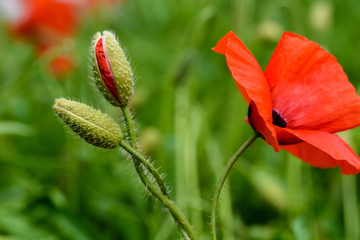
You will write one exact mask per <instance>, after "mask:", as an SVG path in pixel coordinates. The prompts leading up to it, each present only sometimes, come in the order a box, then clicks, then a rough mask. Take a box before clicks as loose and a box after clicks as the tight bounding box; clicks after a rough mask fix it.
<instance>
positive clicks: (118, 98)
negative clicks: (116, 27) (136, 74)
mask: <svg viewBox="0 0 360 240" xmlns="http://www.w3.org/2000/svg"><path fill="white" fill-rule="evenodd" d="M91 53H92V57H91V59H92V70H93V76H94V80H95V83H96V85H97V87H98V88H99V90H100V92H101V93H102V94H103V95H104V97H105V98H106V100H108V102H110V103H111V104H112V105H114V106H126V105H128V104H129V102H130V101H131V98H132V96H133V91H134V90H133V74H132V71H131V68H130V64H129V62H128V61H127V60H126V57H125V54H124V52H123V50H122V49H121V47H120V45H119V43H118V41H117V40H116V38H115V35H114V34H113V33H111V32H108V31H104V32H103V35H101V33H99V32H98V33H97V34H96V35H95V37H94V40H93V43H92V47H91Z"/></svg>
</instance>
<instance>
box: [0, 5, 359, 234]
mask: <svg viewBox="0 0 360 240" xmlns="http://www.w3.org/2000/svg"><path fill="white" fill-rule="evenodd" d="M319 2H320V4H325V5H326V7H321V8H319V7H317V5H316V4H319ZM322 6H324V5H322ZM319 9H320V10H319ZM324 9H325V10H326V11H328V12H327V13H326V12H325V13H324V12H323V11H325V10H324ZM359 9H360V3H359V2H356V1H350V0H346V1H336V0H333V1H315V2H314V1H304V0H293V1H269V0H243V1H237V0H226V1H222V0H217V1H215V0H211V1H204V0H200V1H191V0H182V1H168V0H157V1H144V0H128V2H126V3H124V4H121V5H119V6H118V7H117V8H116V9H113V11H110V13H109V12H108V11H106V12H101V11H99V12H98V14H96V15H95V14H92V15H88V16H87V17H86V19H83V21H82V25H81V27H80V28H79V30H78V32H77V34H76V35H75V36H74V40H73V41H74V44H75V46H76V51H75V52H74V56H73V57H74V58H75V59H76V60H77V64H76V69H75V70H74V72H73V73H72V74H71V75H69V76H67V77H66V78H65V79H63V80H62V81H59V80H57V79H55V78H54V77H53V76H52V75H51V74H49V73H48V72H47V70H46V65H47V63H48V62H47V61H48V59H46V58H40V59H39V58H37V57H36V56H35V55H36V54H35V53H34V51H33V50H32V48H31V46H29V45H27V44H26V43H23V42H20V41H15V40H14V39H13V38H11V37H10V36H9V34H8V33H7V32H6V31H5V27H4V26H2V28H0V39H1V42H0V52H1V56H2V60H1V61H0V79H1V83H0V86H1V89H2V90H1V92H0V104H1V107H0V143H1V148H0V239H51V240H52V239H84V240H92V239H104V240H107V239H129V240H137V239H157V240H165V239H177V238H179V235H178V234H177V233H176V226H175V224H174V223H173V222H172V220H171V219H170V216H169V214H167V213H163V212H162V211H161V210H162V209H161V207H162V206H161V205H160V204H158V203H157V202H156V201H153V199H152V198H148V197H144V192H145V191H144V189H143V186H142V185H141V184H140V183H139V181H138V180H137V177H136V174H135V172H134V170H133V168H132V166H131V165H130V164H129V161H128V160H127V159H125V158H124V157H123V155H122V154H121V152H119V150H101V149H100V150H99V149H97V148H94V147H91V146H89V145H88V144H86V143H85V142H84V141H80V140H79V139H76V138H73V136H71V135H69V134H67V133H66V131H64V129H63V127H62V125H61V124H59V121H58V119H57V116H56V114H54V112H53V110H52V108H51V106H52V104H53V102H54V98H59V97H65V96H71V97H74V98H75V99H79V100H81V101H84V102H91V103H92V104H94V105H95V106H100V107H101V109H103V110H104V112H107V113H108V114H109V115H110V116H112V117H113V118H114V119H119V118H120V113H119V112H118V110H117V109H116V108H114V107H113V106H111V105H110V104H108V103H107V102H106V101H105V100H104V99H103V98H102V96H100V94H98V93H97V91H94V89H93V88H92V87H91V84H90V79H89V77H88V74H89V73H88V54H89V52H88V47H89V44H90V41H91V37H92V36H93V35H94V33H95V32H97V31H102V30H106V29H111V30H112V31H114V32H115V33H116V35H117V36H118V38H119V40H120V41H121V46H125V47H126V52H127V55H128V56H129V58H130V60H131V63H132V64H131V65H132V67H133V69H134V73H135V80H136V85H135V95H134V97H133V101H132V103H131V105H130V107H131V108H132V109H133V110H134V112H135V113H136V114H135V118H136V120H137V122H136V125H137V127H138V133H139V135H140V140H142V142H141V144H142V145H143V146H144V149H145V146H146V151H147V152H146V153H147V154H149V155H150V154H151V156H152V159H155V160H156V162H155V163H154V164H155V166H157V167H160V170H159V171H160V172H162V173H166V178H165V180H166V182H168V183H169V186H170V189H173V192H172V193H171V194H172V196H173V198H174V199H175V201H176V203H177V205H178V206H179V207H180V208H181V209H182V210H183V211H184V212H185V213H186V214H187V215H188V216H189V220H190V221H191V222H192V223H193V224H194V226H195V229H196V230H197V232H198V233H199V235H200V236H201V239H209V227H208V224H207V223H208V222H209V219H210V218H209V216H210V212H209V209H210V205H211V197H212V196H213V191H214V185H215V183H216V181H217V178H218V177H219V174H220V172H221V169H222V167H223V166H224V165H225V162H226V160H227V159H228V158H229V157H230V156H231V155H232V154H233V153H234V152H235V151H236V149H237V148H238V147H239V146H240V145H241V144H242V143H243V142H244V141H245V140H246V139H247V138H248V137H249V136H250V135H251V134H252V130H251V128H250V126H248V124H246V122H245V121H244V118H245V117H246V116H247V107H246V104H245V103H244V101H243V100H242V98H241V96H240V94H239V93H238V90H237V89H236V86H235V84H234V83H233V80H232V78H231V75H230V73H229V71H228V69H227V67H226V65H225V62H224V58H223V57H222V56H220V55H218V54H215V53H214V52H212V51H211V47H213V46H214V45H215V44H216V42H217V41H218V40H219V39H220V38H221V37H222V36H223V35H225V33H227V32H228V31H230V30H233V31H234V32H235V33H236V34H237V35H238V36H239V37H240V38H241V39H242V40H243V41H244V42H245V44H246V45H247V46H248V48H249V49H250V50H251V51H252V52H253V54H254V55H255V57H256V58H257V59H258V61H259V63H260V65H261V66H262V67H263V68H265V67H266V64H267V62H268V60H269V58H270V56H271V54H272V52H273V50H274V48H275V46H276V43H277V41H278V40H279V38H280V36H281V33H282V32H283V31H294V32H296V33H299V34H302V35H304V36H306V37H307V38H309V39H311V40H314V41H316V42H318V43H319V44H320V45H321V46H323V47H324V48H326V49H327V50H329V51H330V52H331V53H332V54H333V55H335V56H336V57H337V59H338V60H339V62H340V63H341V64H342V66H343V68H344V70H345V72H346V73H347V74H348V76H349V79H350V81H351V82H352V83H353V84H354V85H355V87H359V79H360V71H359V66H358V64H359V62H360V55H359V54H358V53H359V52H360V41H359V33H360V32H359V31H358V22H360V14H359V12H358V11H359ZM324 14H325V15H326V14H328V17H323V19H322V20H321V18H319V16H320V15H321V16H322V15H324ZM319 19H320V20H319ZM324 19H325V20H324ZM321 21H322V22H321ZM148 129H151V130H152V131H150V133H151V134H152V135H151V136H150V137H149V136H147V138H145V137H144V138H143V136H144V134H145V133H147V130H148ZM154 129H155V131H154ZM359 133H360V132H359V130H358V129H355V130H352V131H349V132H347V142H351V144H352V147H353V149H354V150H355V151H356V152H357V153H360V137H359V136H360V134H359ZM149 139H151V140H149ZM149 141H151V142H149ZM149 146H150V147H149ZM358 183H359V177H358V176H341V173H340V170H339V169H327V170H322V169H315V168H312V167H310V166H308V165H307V164H305V163H303V162H301V161H300V160H298V159H296V158H294V157H292V156H290V155H288V154H287V153H285V152H281V153H275V152H274V151H273V150H272V148H271V147H269V146H268V145H267V144H265V143H264V142H263V141H261V140H257V142H256V143H255V144H254V145H253V146H252V147H250V148H249V149H248V150H247V151H246V153H245V154H244V155H243V157H242V158H240V159H239V161H238V163H237V164H236V166H235V168H234V169H233V171H232V172H231V174H230V178H229V181H228V183H227V185H226V186H225V189H224V191H223V194H222V196H221V199H220V204H221V205H220V209H221V211H220V214H219V229H220V226H221V231H220V234H221V235H222V236H223V239H226V240H228V239H229V240H231V239H282V240H287V239H299V240H300V239H318V240H320V239H348V240H352V239H356V237H357V238H359V234H360V233H359V214H360V213H359V200H360V198H359V193H358V192H359V191H358V190H359V185H358Z"/></svg>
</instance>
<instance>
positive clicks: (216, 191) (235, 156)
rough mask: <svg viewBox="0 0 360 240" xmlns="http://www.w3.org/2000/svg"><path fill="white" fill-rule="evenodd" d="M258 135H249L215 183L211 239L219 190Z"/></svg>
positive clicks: (214, 232)
mask: <svg viewBox="0 0 360 240" xmlns="http://www.w3.org/2000/svg"><path fill="white" fill-rule="evenodd" d="M257 137H258V135H257V134H255V135H253V136H252V137H250V138H249V139H248V140H247V141H246V142H245V143H244V144H243V145H242V146H241V147H240V148H239V149H238V150H237V152H236V153H235V154H234V155H233V156H232V157H231V158H230V160H229V161H228V163H227V164H226V166H225V168H224V170H223V172H222V174H221V176H220V178H219V180H218V183H217V185H216V189H215V194H214V197H213V199H212V201H213V202H212V208H211V223H210V224H211V236H212V239H213V240H216V210H217V207H218V202H219V197H220V193H221V190H222V188H223V186H224V183H225V180H226V179H227V176H228V175H229V173H230V170H231V168H232V167H233V166H234V164H235V162H236V160H237V159H238V158H239V157H240V156H241V154H242V153H243V152H244V151H245V150H246V149H247V148H248V147H249V146H250V145H251V144H252V143H253V142H254V141H255V139H256V138H257Z"/></svg>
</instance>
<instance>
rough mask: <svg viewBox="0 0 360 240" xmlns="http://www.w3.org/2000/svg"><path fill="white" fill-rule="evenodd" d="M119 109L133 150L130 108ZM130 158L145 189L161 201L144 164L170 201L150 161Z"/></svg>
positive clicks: (133, 128) (181, 231)
mask: <svg viewBox="0 0 360 240" xmlns="http://www.w3.org/2000/svg"><path fill="white" fill-rule="evenodd" d="M121 110H122V113H123V116H124V120H125V124H126V128H127V132H128V136H129V138H130V144H131V146H132V147H133V148H134V149H135V150H137V149H138V146H137V141H136V133H135V127H134V122H133V119H132V115H131V113H130V110H129V108H128V107H127V106H123V107H121ZM132 159H133V162H134V166H135V170H136V172H137V174H138V175H139V177H140V180H141V182H142V183H143V184H144V186H145V187H146V189H148V190H149V191H150V192H151V193H152V194H153V196H155V197H156V198H158V199H159V200H160V201H161V202H163V201H162V200H161V199H160V198H159V196H158V194H157V193H156V192H155V190H154V188H155V187H153V185H152V184H153V183H152V181H151V180H150V179H149V177H151V176H149V177H148V176H146V173H145V171H144V168H143V167H144V166H146V167H147V168H148V169H149V171H150V172H151V173H152V175H153V176H152V177H154V178H155V179H156V181H157V183H158V185H159V186H160V190H161V192H162V194H164V195H165V196H166V197H167V198H168V199H169V200H170V201H171V197H170V194H169V193H168V190H167V188H166V186H165V183H164V181H163V180H162V178H161V176H160V174H159V173H158V172H157V170H156V169H155V168H154V167H153V165H152V164H151V163H150V162H148V161H147V160H146V158H144V159H145V162H144V163H146V164H143V165H141V163H140V162H139V161H137V160H136V158H134V156H133V157H132ZM171 215H172V217H173V218H174V220H175V222H176V224H177V226H178V227H179V230H180V233H181V235H182V236H183V237H184V239H188V235H187V233H186V230H185V229H184V227H183V226H182V224H181V223H180V222H179V221H178V220H177V217H176V216H174V214H173V213H172V212H171Z"/></svg>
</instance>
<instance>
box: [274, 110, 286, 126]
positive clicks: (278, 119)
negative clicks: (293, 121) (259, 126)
mask: <svg viewBox="0 0 360 240" xmlns="http://www.w3.org/2000/svg"><path fill="white" fill-rule="evenodd" d="M272 117H273V124H274V125H276V126H278V127H282V128H284V127H286V125H287V122H286V120H285V119H284V118H283V117H282V116H281V115H280V113H279V112H278V111H277V110H275V109H273V110H272Z"/></svg>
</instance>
